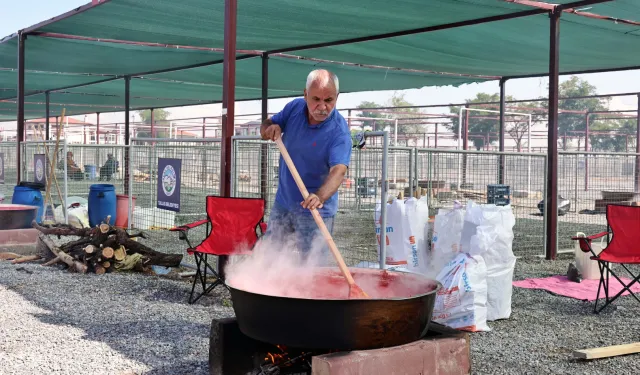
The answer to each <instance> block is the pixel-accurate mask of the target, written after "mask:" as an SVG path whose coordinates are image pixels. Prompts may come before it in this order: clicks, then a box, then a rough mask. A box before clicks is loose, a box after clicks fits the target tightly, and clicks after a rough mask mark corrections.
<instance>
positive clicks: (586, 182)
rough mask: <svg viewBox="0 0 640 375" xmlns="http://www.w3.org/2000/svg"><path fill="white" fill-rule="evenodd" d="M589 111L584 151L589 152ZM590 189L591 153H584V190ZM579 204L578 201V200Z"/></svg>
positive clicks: (586, 118) (586, 117)
mask: <svg viewBox="0 0 640 375" xmlns="http://www.w3.org/2000/svg"><path fill="white" fill-rule="evenodd" d="M589 115H591V114H590V113H589V112H587V113H586V114H585V116H584V121H585V128H584V151H585V152H589ZM588 190H589V155H587V154H585V155H584V191H588ZM576 204H577V202H576Z"/></svg>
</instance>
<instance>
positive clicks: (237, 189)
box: [232, 134, 412, 266]
mask: <svg viewBox="0 0 640 375" xmlns="http://www.w3.org/2000/svg"><path fill="white" fill-rule="evenodd" d="M367 136H369V137H371V139H372V140H374V139H378V138H381V137H380V136H378V135H369V134H368V135H367ZM233 143H234V147H233V152H234V154H233V157H232V159H233V163H234V164H233V189H232V190H233V192H234V195H235V196H238V197H260V196H262V195H261V176H262V175H263V172H262V166H263V165H264V166H265V167H266V171H265V173H264V175H265V176H266V186H267V194H268V195H267V215H266V220H268V217H269V216H268V215H269V212H270V210H271V207H272V206H273V202H274V199H275V194H276V192H277V187H278V168H279V165H280V152H279V150H278V148H277V146H276V145H275V144H273V142H266V141H261V140H259V139H258V138H257V137H242V136H239V137H234V141H233ZM367 143H369V141H367ZM372 143H373V142H372ZM378 143H379V144H382V141H379V142H378ZM265 146H266V147H267V150H268V151H267V152H265V151H264V150H265ZM395 152H397V155H396V157H397V162H398V164H397V169H396V170H397V174H396V175H397V176H398V177H397V179H402V180H403V181H404V182H402V184H404V185H407V184H408V181H409V171H410V170H411V169H412V168H411V165H410V164H409V159H410V157H409V156H410V155H411V152H412V149H408V148H399V149H398V150H396V151H395ZM265 155H266V158H267V159H266V162H265V163H263V160H264V158H265ZM390 163H391V162H389V164H390ZM383 175H384V173H383V149H382V148H381V147H367V148H364V149H361V150H360V149H353V151H352V155H351V161H350V166H349V170H348V172H347V175H346V176H345V179H344V181H343V183H342V185H341V186H340V187H339V189H338V197H339V204H338V207H339V208H338V213H337V214H336V218H335V224H334V230H333V237H334V240H335V242H336V245H337V246H338V249H339V250H340V251H341V253H342V255H343V257H344V259H345V262H346V263H347V264H348V265H350V266H355V265H360V266H369V265H370V264H378V263H379V259H378V256H379V255H378V245H377V244H376V231H375V221H374V220H375V217H374V214H375V208H376V206H379V205H380V202H381V198H382V194H383V191H382V179H383ZM386 179H387V181H388V185H387V186H393V184H390V183H389V181H390V180H391V178H390V177H387V178H386Z"/></svg>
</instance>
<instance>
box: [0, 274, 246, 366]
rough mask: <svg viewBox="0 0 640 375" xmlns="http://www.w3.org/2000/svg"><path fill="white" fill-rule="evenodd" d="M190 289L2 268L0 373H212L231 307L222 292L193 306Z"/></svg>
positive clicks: (137, 278) (145, 279)
mask: <svg viewBox="0 0 640 375" xmlns="http://www.w3.org/2000/svg"><path fill="white" fill-rule="evenodd" d="M21 269H22V270H21ZM29 271H31V272H32V273H29ZM189 290H190V289H189V284H188V283H186V282H184V281H173V280H168V279H162V278H159V277H155V276H145V275H141V274H115V273H112V274H107V275H103V276H96V275H93V274H87V275H80V274H72V273H68V272H66V271H61V270H59V269H56V268H53V267H52V268H49V267H46V268H45V267H42V266H40V265H38V264H24V265H12V264H11V263H10V262H0V301H2V303H0V364H1V365H0V374H2V375H5V374H6V375H8V374H16V375H34V374H53V373H55V374H96V375H97V374H109V375H111V374H115V375H125V374H126V375H132V374H193V375H198V374H208V350H209V330H210V327H211V320H212V319H214V318H220V317H223V316H231V315H233V309H232V308H230V307H228V306H230V304H229V296H228V294H227V292H226V290H223V289H222V288H217V289H216V290H217V293H223V295H220V294H214V295H213V297H207V298H203V299H201V300H200V301H199V302H198V304H195V305H188V304H187V303H186V298H187V295H188V291H189ZM225 301H226V302H225ZM225 306H226V307H225Z"/></svg>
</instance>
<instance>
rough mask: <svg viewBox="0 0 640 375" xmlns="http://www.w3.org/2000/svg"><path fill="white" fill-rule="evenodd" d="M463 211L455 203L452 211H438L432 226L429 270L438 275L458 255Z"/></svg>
mask: <svg viewBox="0 0 640 375" xmlns="http://www.w3.org/2000/svg"><path fill="white" fill-rule="evenodd" d="M464 213H465V212H464V209H462V207H461V206H460V205H459V204H458V203H456V204H455V205H454V208H453V209H442V208H441V209H439V210H438V214H437V215H436V217H435V223H434V226H433V237H432V240H431V254H430V257H429V263H430V264H429V268H430V270H431V271H432V272H435V273H439V272H440V270H442V267H444V266H445V264H447V263H449V262H450V261H451V260H452V259H453V258H455V257H456V255H458V253H460V240H461V235H462V226H463V224H464Z"/></svg>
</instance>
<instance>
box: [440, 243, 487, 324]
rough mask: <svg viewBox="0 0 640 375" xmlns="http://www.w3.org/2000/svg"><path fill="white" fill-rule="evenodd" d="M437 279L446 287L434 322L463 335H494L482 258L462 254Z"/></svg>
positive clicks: (442, 292)
mask: <svg viewBox="0 0 640 375" xmlns="http://www.w3.org/2000/svg"><path fill="white" fill-rule="evenodd" d="M436 279H437V280H438V281H439V282H440V283H441V284H442V286H443V288H442V289H440V291H439V292H438V295H437V296H436V303H435V306H434V309H433V317H432V320H433V321H434V322H436V323H440V324H443V325H446V326H447V327H451V328H454V329H459V330H463V331H470V332H479V331H490V330H491V329H490V328H489V326H488V325H487V269H486V267H485V264H484V260H483V259H482V257H478V256H475V257H474V256H470V255H469V254H465V253H461V254H458V256H456V257H455V259H453V260H452V261H451V262H449V263H447V264H446V265H445V267H444V268H443V269H442V271H441V272H440V273H439V274H438V276H437V277H436Z"/></svg>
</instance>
